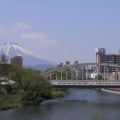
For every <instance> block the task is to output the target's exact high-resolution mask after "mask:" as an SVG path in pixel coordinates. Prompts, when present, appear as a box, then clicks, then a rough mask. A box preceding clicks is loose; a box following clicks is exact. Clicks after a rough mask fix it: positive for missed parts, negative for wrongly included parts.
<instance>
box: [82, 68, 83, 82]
mask: <svg viewBox="0 0 120 120" xmlns="http://www.w3.org/2000/svg"><path fill="white" fill-rule="evenodd" d="M82 80H83V66H82Z"/></svg>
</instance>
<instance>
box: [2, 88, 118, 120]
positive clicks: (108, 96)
mask: <svg viewBox="0 0 120 120" xmlns="http://www.w3.org/2000/svg"><path fill="white" fill-rule="evenodd" d="M94 113H97V114H99V115H102V116H104V120H120V95H118V94H112V93H107V92H102V91H96V90H92V89H72V88H71V89H68V96H66V97H64V98H57V99H52V100H47V101H44V102H43V103H42V104H41V105H38V106H25V107H19V108H15V109H11V110H6V111H0V120H90V119H91V115H93V114H94Z"/></svg>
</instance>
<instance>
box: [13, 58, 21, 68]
mask: <svg viewBox="0 0 120 120" xmlns="http://www.w3.org/2000/svg"><path fill="white" fill-rule="evenodd" d="M11 64H12V65H17V66H19V67H22V66H23V58H22V57H21V56H15V57H13V58H11Z"/></svg>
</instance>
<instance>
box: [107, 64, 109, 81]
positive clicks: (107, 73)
mask: <svg viewBox="0 0 120 120" xmlns="http://www.w3.org/2000/svg"><path fill="white" fill-rule="evenodd" d="M108 72H109V66H107V80H109V79H108V77H109V75H108Z"/></svg>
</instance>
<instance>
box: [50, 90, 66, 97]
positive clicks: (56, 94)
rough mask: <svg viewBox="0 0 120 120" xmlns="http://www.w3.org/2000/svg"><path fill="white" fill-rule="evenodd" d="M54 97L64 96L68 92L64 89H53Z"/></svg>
mask: <svg viewBox="0 0 120 120" xmlns="http://www.w3.org/2000/svg"><path fill="white" fill-rule="evenodd" d="M51 94H52V98H58V97H64V96H66V93H65V92H64V91H52V92H51Z"/></svg>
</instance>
